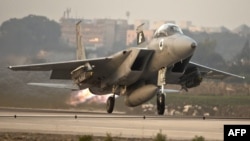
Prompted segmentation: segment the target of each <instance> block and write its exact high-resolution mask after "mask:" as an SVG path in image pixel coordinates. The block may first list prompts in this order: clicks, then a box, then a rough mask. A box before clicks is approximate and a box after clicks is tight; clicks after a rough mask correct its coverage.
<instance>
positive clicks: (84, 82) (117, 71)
mask: <svg viewBox="0 0 250 141" xmlns="http://www.w3.org/2000/svg"><path fill="white" fill-rule="evenodd" d="M140 27H141V26H139V27H138V28H137V31H136V32H137V44H138V46H137V47H131V48H127V49H125V50H122V51H120V52H117V53H115V54H113V55H111V56H108V57H103V58H96V59H84V57H82V53H79V51H78V54H80V55H78V57H77V58H78V60H73V61H66V62H52V63H41V64H29V65H18V66H9V67H8V68H9V69H11V70H14V71H51V76H50V79H64V80H73V84H72V86H69V85H66V84H65V85H64V84H46V83H45V84H44V83H32V84H33V85H40V86H47V87H56V88H68V89H72V90H76V89H78V90H81V89H86V88H88V89H89V91H90V92H91V93H93V94H96V95H105V94H110V93H112V96H110V97H109V98H108V99H107V104H106V109H107V113H112V112H113V109H114V105H115V95H119V96H124V97H125V104H126V105H127V106H129V107H134V106H138V105H140V104H143V103H145V102H147V101H148V100H150V99H151V98H153V97H154V96H156V97H157V98H156V103H157V112H158V114H159V115H163V114H164V111H165V93H166V92H172V90H168V89H165V87H164V86H165V85H167V84H176V85H180V86H181V87H182V89H184V90H188V89H189V88H193V87H196V86H198V85H200V83H201V82H202V80H203V78H211V79H224V78H227V77H237V78H241V79H244V77H243V76H239V75H235V74H231V73H228V72H224V71H220V70H216V69H213V68H209V67H206V66H203V65H200V64H197V63H193V62H191V61H190V59H191V58H192V56H193V54H194V51H195V49H196V48H197V47H198V46H197V42H196V41H195V40H194V39H192V38H190V37H188V36H186V35H184V34H183V32H182V30H181V29H180V27H179V26H177V25H175V24H171V23H167V24H163V25H162V26H160V27H159V28H158V29H157V30H156V31H155V33H154V36H153V38H152V40H151V41H148V42H145V41H146V40H145V37H144V33H143V30H142V29H141V28H140ZM143 44H144V45H143ZM78 50H79V49H78ZM80 50H81V48H80Z"/></svg>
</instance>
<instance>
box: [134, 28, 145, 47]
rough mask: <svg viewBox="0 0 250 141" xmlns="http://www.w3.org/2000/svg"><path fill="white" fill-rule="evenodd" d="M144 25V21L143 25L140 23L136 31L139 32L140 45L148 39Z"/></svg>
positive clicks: (138, 42)
mask: <svg viewBox="0 0 250 141" xmlns="http://www.w3.org/2000/svg"><path fill="white" fill-rule="evenodd" d="M143 25H144V23H142V24H141V25H139V26H138V27H137V28H136V33H137V38H136V40H137V41H136V43H137V45H138V46H140V45H141V44H143V43H144V42H145V41H146V39H145V36H144V33H143V29H142V26H143Z"/></svg>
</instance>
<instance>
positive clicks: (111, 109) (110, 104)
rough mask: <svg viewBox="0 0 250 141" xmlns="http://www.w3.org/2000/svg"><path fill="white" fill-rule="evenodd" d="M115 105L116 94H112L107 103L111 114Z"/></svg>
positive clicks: (107, 108)
mask: <svg viewBox="0 0 250 141" xmlns="http://www.w3.org/2000/svg"><path fill="white" fill-rule="evenodd" d="M114 105H115V95H114V96H110V97H109V98H108V99H107V105H106V110H107V112H108V113H109V114H111V113H112V112H113V110H114Z"/></svg>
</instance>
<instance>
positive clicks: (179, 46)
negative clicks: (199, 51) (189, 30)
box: [173, 35, 197, 58]
mask: <svg viewBox="0 0 250 141" xmlns="http://www.w3.org/2000/svg"><path fill="white" fill-rule="evenodd" d="M196 48H197V43H196V41H195V40H193V39H192V38H190V37H188V36H185V35H180V36H176V38H175V40H174V49H173V53H175V54H176V55H177V56H179V57H180V58H185V57H189V56H190V55H192V54H193V52H194V50H195V49H196Z"/></svg>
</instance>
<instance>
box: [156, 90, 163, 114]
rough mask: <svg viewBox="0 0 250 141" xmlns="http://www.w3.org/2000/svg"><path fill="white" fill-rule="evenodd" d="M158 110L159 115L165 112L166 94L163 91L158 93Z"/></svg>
mask: <svg viewBox="0 0 250 141" xmlns="http://www.w3.org/2000/svg"><path fill="white" fill-rule="evenodd" d="M157 112H158V114H159V115H163V114H164V112H165V95H164V94H162V93H160V94H158V95H157Z"/></svg>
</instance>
